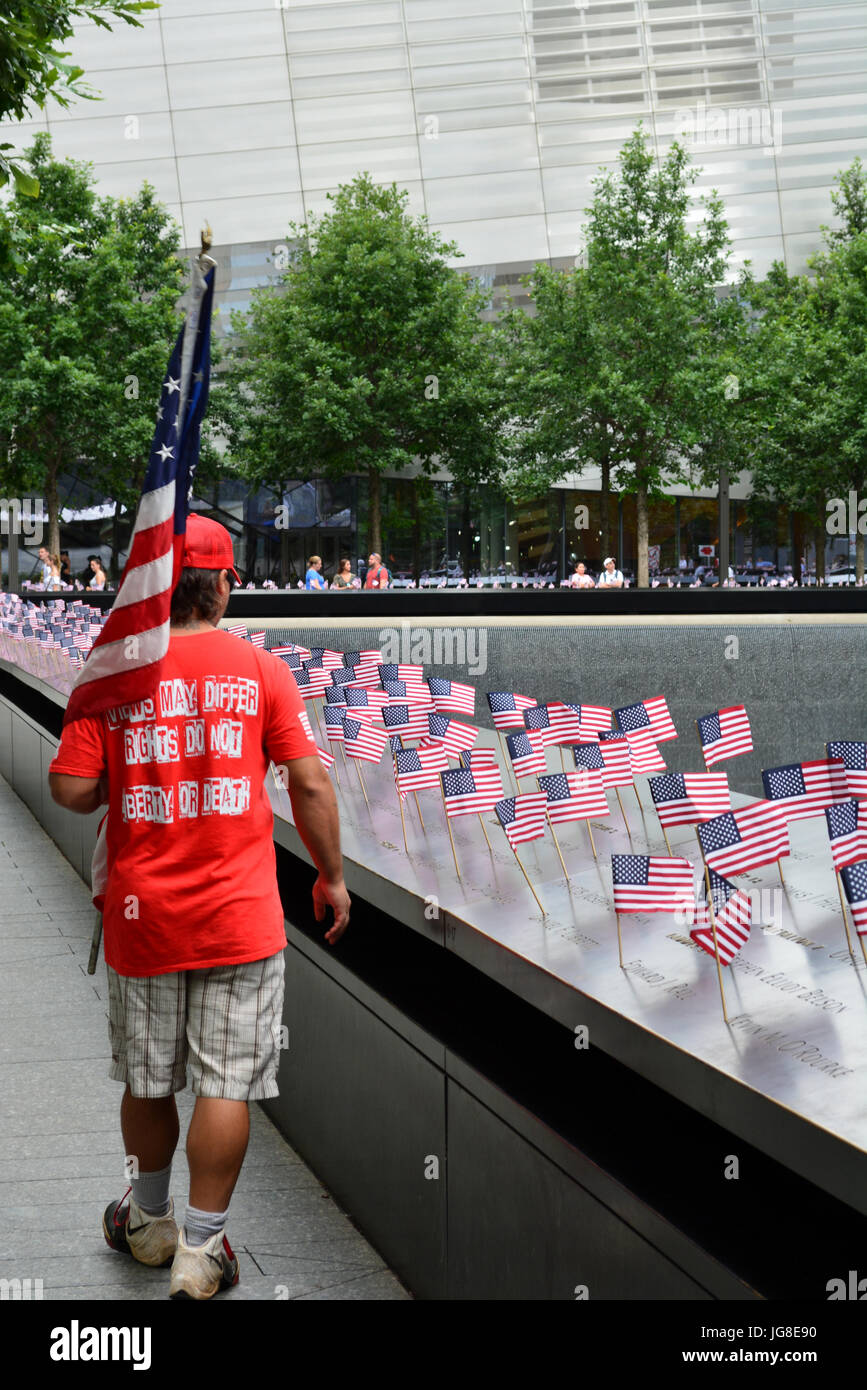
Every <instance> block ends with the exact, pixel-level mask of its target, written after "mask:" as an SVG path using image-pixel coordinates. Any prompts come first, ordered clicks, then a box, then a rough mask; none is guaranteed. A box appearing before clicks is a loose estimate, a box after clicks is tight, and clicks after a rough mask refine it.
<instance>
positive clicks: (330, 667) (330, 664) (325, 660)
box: [310, 647, 343, 671]
mask: <svg viewBox="0 0 867 1390" xmlns="http://www.w3.org/2000/svg"><path fill="white" fill-rule="evenodd" d="M310 656H311V658H312V659H315V660H316V661H321V662H322V665H323V666H324V667H325V670H326V671H334V670H336V669H337V667H338V666H342V665H343V653H342V652H335V651H332V649H331V647H311V648H310Z"/></svg>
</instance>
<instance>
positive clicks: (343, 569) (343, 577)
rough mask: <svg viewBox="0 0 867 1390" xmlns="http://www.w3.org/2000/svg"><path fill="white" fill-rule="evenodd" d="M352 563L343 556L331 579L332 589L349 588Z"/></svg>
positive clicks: (351, 584)
mask: <svg viewBox="0 0 867 1390" xmlns="http://www.w3.org/2000/svg"><path fill="white" fill-rule="evenodd" d="M352 581H353V574H352V565H351V564H350V563H349V560H348V559H347V558H346V557H344V558H343V559H342V560H341V561H340V564H339V565H338V566H337V573H336V574H335V576H334V578H333V579H332V581H331V587H332V589H351V588H352V587H353V582H352Z"/></svg>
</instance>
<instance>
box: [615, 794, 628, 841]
mask: <svg viewBox="0 0 867 1390" xmlns="http://www.w3.org/2000/svg"><path fill="white" fill-rule="evenodd" d="M614 795H615V796H616V797H617V804H618V806H619V807H620V814H621V816H622V817H623V824H624V825H625V826H626V833H627V835H628V836H629V838H630V840H631V839H632V831H631V830H630V829H629V821H628V820H627V819H626V812H625V811H624V809H623V802H622V801H621V800H620V788H619V787H615V788H614Z"/></svg>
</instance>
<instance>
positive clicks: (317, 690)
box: [292, 667, 322, 700]
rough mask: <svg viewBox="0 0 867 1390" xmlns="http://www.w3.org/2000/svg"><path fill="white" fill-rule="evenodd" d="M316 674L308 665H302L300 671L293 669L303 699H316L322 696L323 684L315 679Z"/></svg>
mask: <svg viewBox="0 0 867 1390" xmlns="http://www.w3.org/2000/svg"><path fill="white" fill-rule="evenodd" d="M316 674H317V673H316V672H313V673H311V672H310V671H308V670H307V669H306V667H302V668H301V670H300V671H296V670H294V669H293V670H292V675H293V676H294V677H295V684H296V685H297V686H298V693H299V694H300V696H301V698H302V700H316V699H318V698H319V697H320V696H321V694H322V686H321V684H320V683H319V682H318V681H314V680H313V676H314V675H316Z"/></svg>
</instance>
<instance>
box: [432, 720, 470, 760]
mask: <svg viewBox="0 0 867 1390" xmlns="http://www.w3.org/2000/svg"><path fill="white" fill-rule="evenodd" d="M427 722H428V729H427V732H428V736H429V737H430V738H432V739H438V740H439V741H440V742H441V743H442V745H443V748H444V749H445V750H446V753H447V754H448V755H449V757H450V758H456V757H457V756H458V754H459V753H460V751H461V749H462V748H472V746H473V744H474V743H475V742H476V739H477V738H478V737H479V730H478V729H477V728H476V726H475V724H462V723H461V721H460V720H459V719H449V717H448V715H447V714H429V715H428V717H427Z"/></svg>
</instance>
